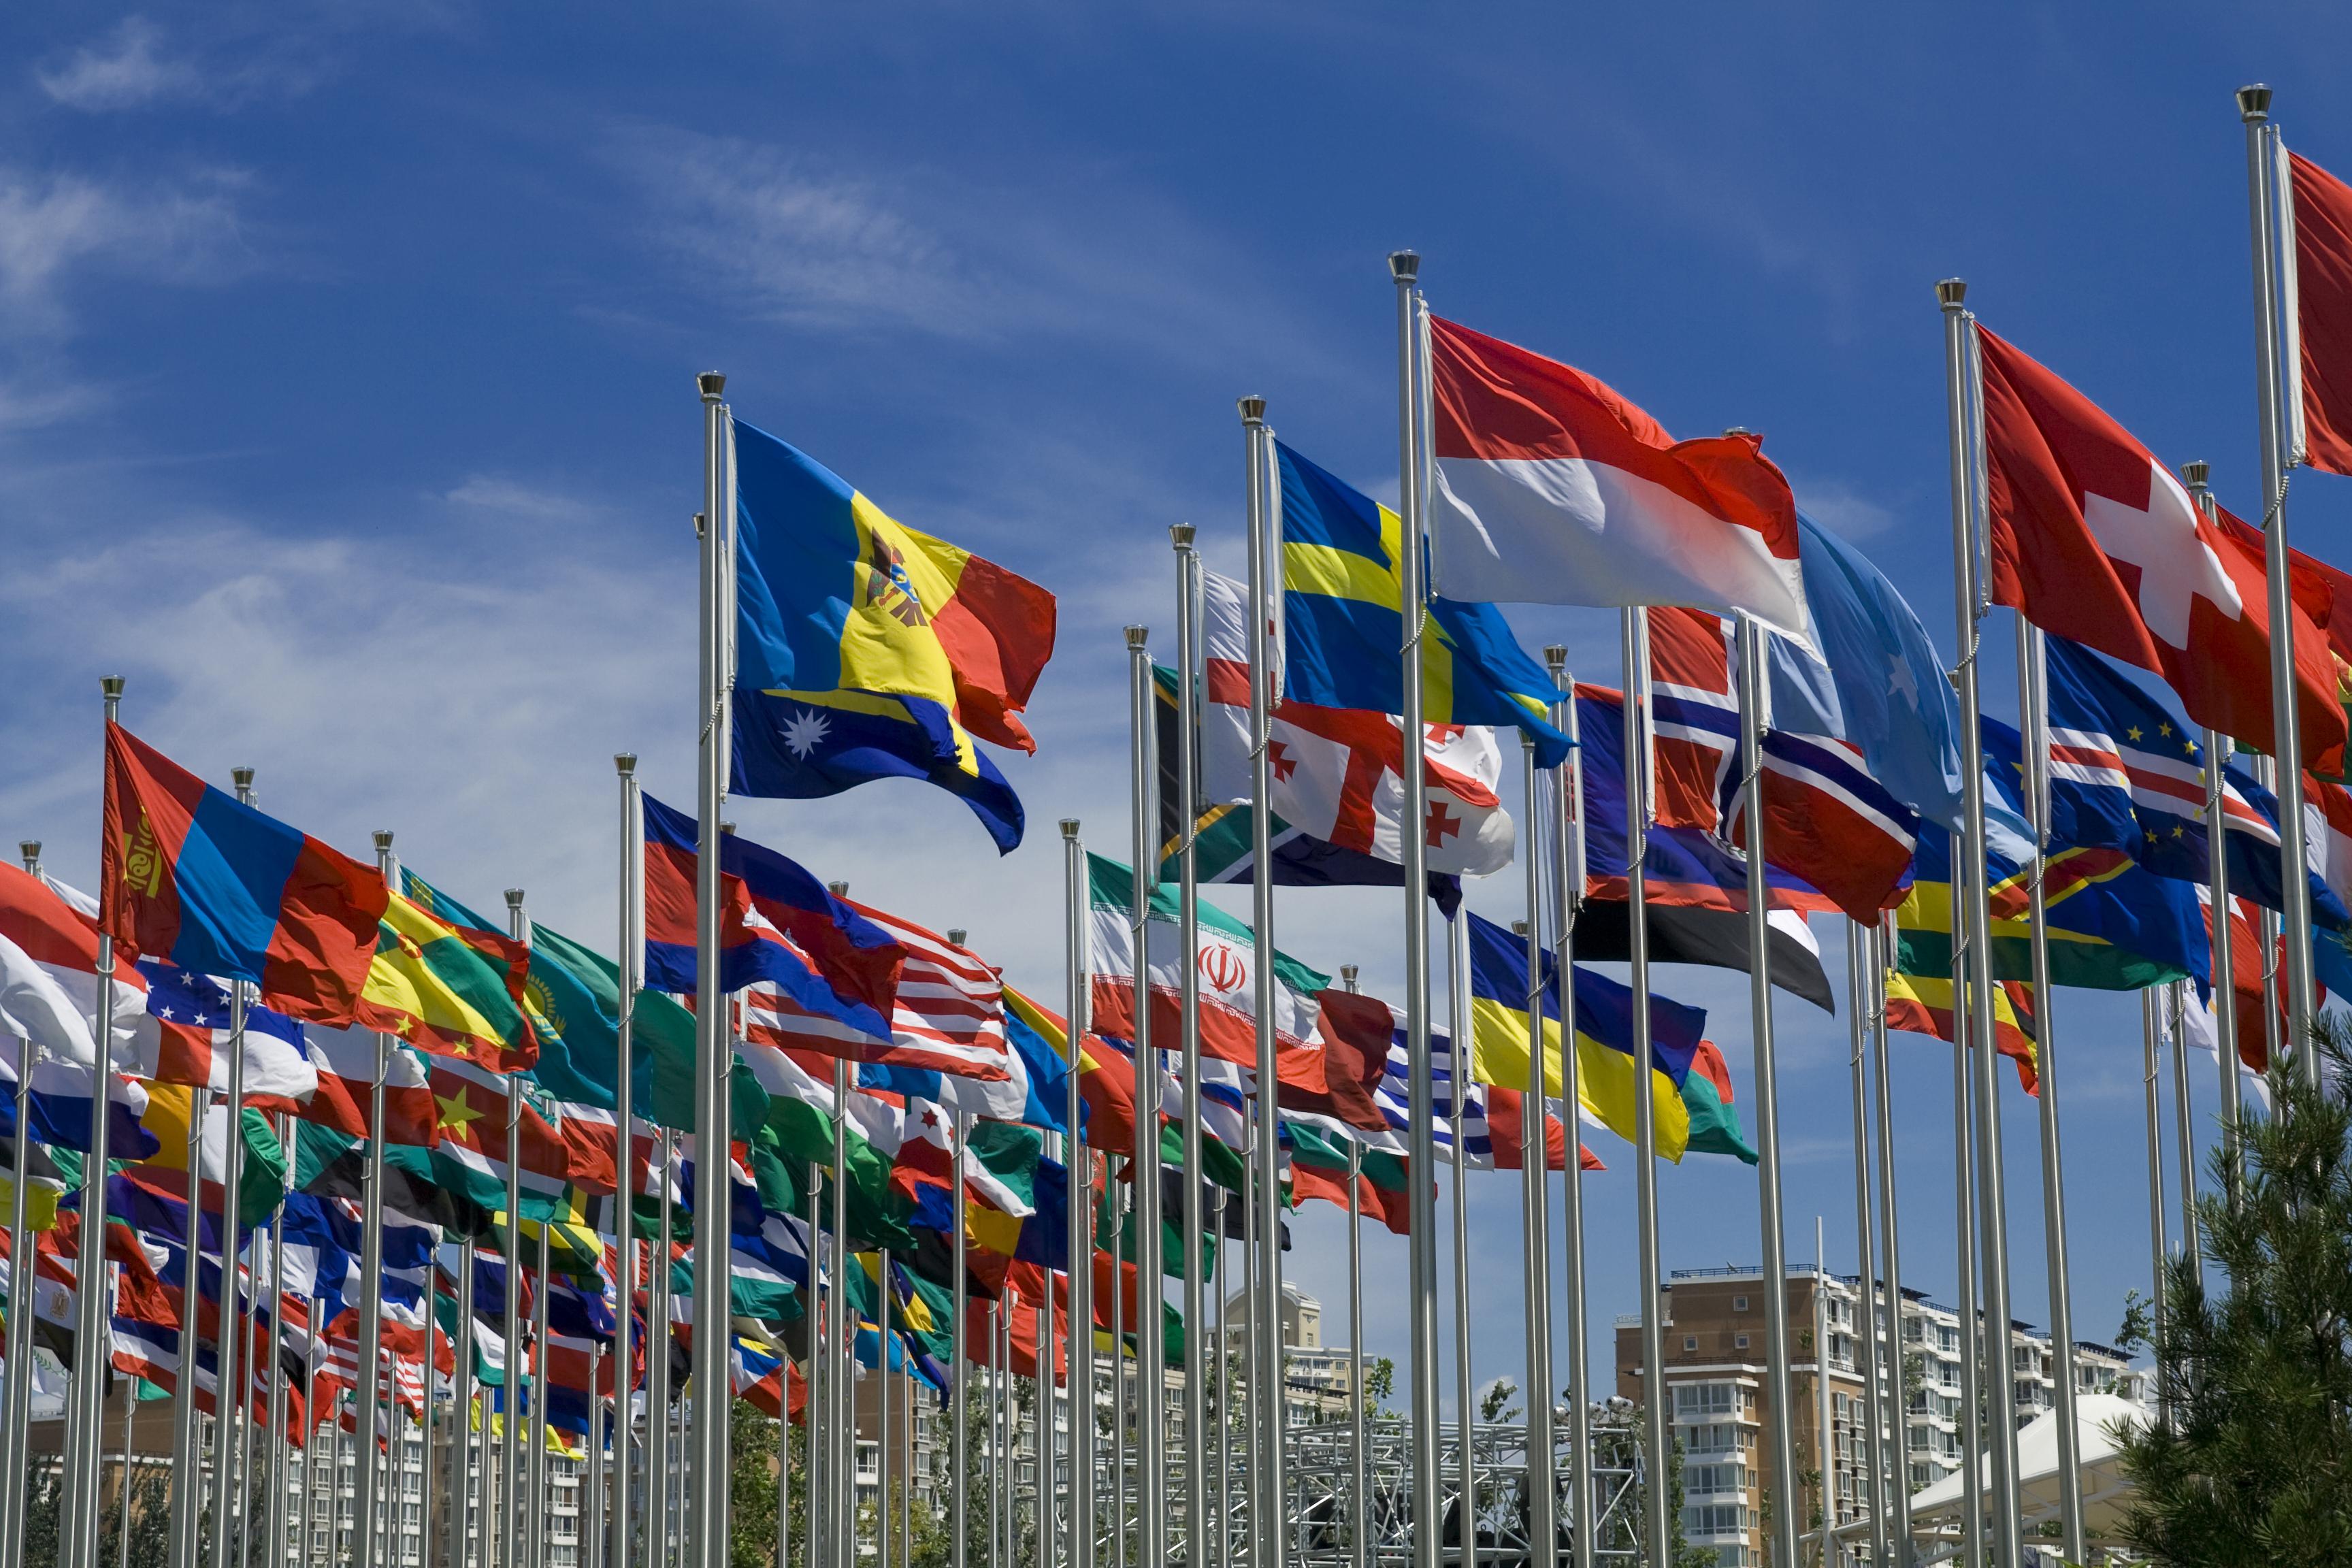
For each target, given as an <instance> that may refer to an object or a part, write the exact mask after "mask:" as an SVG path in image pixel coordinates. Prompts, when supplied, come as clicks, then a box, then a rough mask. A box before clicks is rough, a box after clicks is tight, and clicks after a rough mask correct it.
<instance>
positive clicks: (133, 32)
mask: <svg viewBox="0 0 2352 1568" xmlns="http://www.w3.org/2000/svg"><path fill="white" fill-rule="evenodd" d="M34 77H35V79H36V80H37V81H38V82H39V83H40V84H41V90H42V91H44V92H46V93H47V94H48V95H49V96H50V97H51V98H52V99H55V100H57V101H58V102H59V103H62V104H64V105H66V106H67V107H68V108H70V109H79V110H89V111H92V112H95V111H100V110H117V109H137V108H141V107H142V106H144V105H146V104H150V103H156V102H161V101H165V100H175V99H186V98H193V97H195V96H197V95H198V94H199V93H201V92H203V91H204V89H205V80H204V78H203V76H202V75H201V74H200V73H199V72H198V71H197V69H196V68H195V65H194V62H192V61H190V60H188V59H185V58H172V57H170V56H167V55H166V54H165V53H164V49H163V29H162V28H161V27H159V26H156V25H155V24H154V23H153V22H152V21H150V20H148V19H147V18H146V17H144V16H126V17H124V18H123V19H122V21H121V24H120V25H119V26H116V27H115V29H114V31H113V32H111V33H110V34H108V35H107V36H106V37H105V38H104V39H103V40H101V41H100V42H99V43H96V44H85V45H83V46H82V47H80V48H79V49H76V50H75V51H74V52H73V54H72V56H71V57H70V58H68V59H67V60H66V61H65V62H64V63H63V64H62V65H59V66H58V67H56V68H53V69H49V70H42V71H36V72H35V73H34Z"/></svg>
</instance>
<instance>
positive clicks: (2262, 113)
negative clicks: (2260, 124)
mask: <svg viewBox="0 0 2352 1568" xmlns="http://www.w3.org/2000/svg"><path fill="white" fill-rule="evenodd" d="M2270 117H2271V89H2270V88H2269V86H2268V84H2266V83H2263V82H2259V81H2258V82H2253V83H2252V84H2250V85H2248V86H2245V87H2242V88H2240V89H2238V118H2239V119H2241V120H2249V121H2251V120H2268V119H2269V118H2270Z"/></svg>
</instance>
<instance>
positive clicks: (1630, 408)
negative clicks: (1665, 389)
mask: <svg viewBox="0 0 2352 1568" xmlns="http://www.w3.org/2000/svg"><path fill="white" fill-rule="evenodd" d="M1430 334H1431V366H1432V372H1433V376H1432V379H1433V396H1434V405H1435V417H1436V428H1435V437H1436V447H1437V473H1436V483H1435V487H1434V488H1435V494H1434V495H1433V497H1432V498H1431V509H1430V549H1431V554H1432V557H1433V571H1432V575H1433V586H1434V588H1435V590H1436V592H1437V593H1438V594H1439V595H1443V596H1444V597H1445V598H1449V599H1464V600H1483V601H1499V602H1502V603H1517V604H1537V605H1697V606H1699V607H1700V608H1703V609H1709V610H1718V611H1721V612H1723V613H1724V614H1727V615H1728V614H1730V613H1731V612H1733V611H1735V610H1746V611H1748V613H1749V614H1751V615H1753V616H1756V617H1757V618H1758V619H1759V620H1762V621H1764V622H1765V623H1766V624H1768V625H1769V626H1772V627H1774V628H1775V629H1777V630H1780V631H1784V632H1787V633H1789V634H1790V635H1791V636H1794V637H1804V636H1805V633H1806V626H1807V624H1808V623H1807V617H1806V615H1805V590H1804V583H1803V578H1802V576H1801V574H1800V572H1799V569H1798V564H1797V500H1796V497H1795V496H1794V495H1792V494H1790V489H1789V481H1788V479H1785V478H1784V477H1783V476H1782V475H1781V473H1780V469H1779V468H1776V467H1774V466H1773V464H1772V462H1771V461H1770V459H1769V458H1766V457H1765V456H1764V451H1763V440H1762V438H1761V437H1757V436H1751V435H1747V434H1739V435H1731V436H1708V437H1701V438H1699V439H1697V440H1691V441H1677V440H1675V438H1674V437H1671V436H1668V435H1667V434H1666V433H1665V431H1664V428H1662V427H1661V426H1659V424H1658V422H1657V421H1656V420H1654V419H1653V418H1651V417H1650V416H1648V415H1647V414H1645V413H1643V411H1642V410H1641V409H1639V408H1637V407H1635V406H1634V405H1633V404H1631V403H1629V402H1627V401H1626V400H1625V399H1624V398H1623V397H1622V396H1620V395H1618V394H1617V393H1616V392H1615V391H1614V390H1612V388H1610V387H1608V386H1606V385H1604V384H1601V382H1600V381H1598V380H1596V379H1595V378H1593V377H1591V376H1590V375H1587V374H1584V373H1583V372H1582V371H1580V370H1576V369H1573V368H1571V367H1570V366H1568V365H1564V364H1561V363H1558V362H1557V361H1554V360H1548V359H1545V358H1544V357H1543V356H1542V355H1540V354H1535V353H1528V351H1527V350H1526V349H1523V348H1519V347H1517V346H1516V345H1515V344H1511V343H1507V342H1503V341H1502V340H1501V339H1499V338H1490V337H1487V336H1486V335H1485V334H1484V333H1481V332H1474V331H1471V330H1470V329H1469V328H1467V327H1464V326H1457V325H1456V324H1454V322H1452V321H1438V320H1433V321H1431V322H1430Z"/></svg>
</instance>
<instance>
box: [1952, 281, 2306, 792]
mask: <svg viewBox="0 0 2352 1568" xmlns="http://www.w3.org/2000/svg"><path fill="white" fill-rule="evenodd" d="M1977 331H1978V337H1979V340H1980V341H1981V342H1982V344H1983V348H1984V419H1985V461H1986V467H1987V483H1988V486H1989V488H1990V502H1991V513H1992V597H1993V602H1994V603H1995V604H2000V605H2011V606H2012V607H2013V608H2015V609H2016V610H2017V611H2018V612H2019V613H2020V614H2021V615H2023V616H2025V618H2026V619H2027V620H2029V621H2032V623H2033V624H2034V625H2035V626H2040V627H2041V628H2042V630H2044V631H2046V632H2049V633H2052V634H2053V635H2054V636H2057V637H2070V638H2072V639H2073V640H2074V641H2075V642H2079V643H2083V644H2085V645H2087V646H2089V647H2095V648H2096V649H2098V650H2099V651H2100V652H2101V653H2104V654H2107V655H2109V656H2111V657H2113V658H2119V659H2122V660H2123V661H2124V662H2125V663H2126V664H2135V665H2137V666H2138V667H2139V668H2142V669H2147V670H2153V671H2155V672H2156V673H2157V674H2158V675H2161V676H2162V677H2164V679H2166V680H2167V681H2168V682H2169V683H2170V684H2171V686H2172V689H2174V690H2175V691H2177V692H2179V694H2180V700H2181V703H2182V705H2183V706H2185V707H2186V708H2187V709H2188V710H2189V717H2190V718H2191V719H2194V720H2195V721H2197V722H2198V723H2200V724H2205V725H2210V726H2211V727H2212V728H2213V729H2216V730H2219V731H2221V732H2222V733H2224V734H2226V735H2232V736H2235V737H2237V738H2238V739H2239V740H2242V741H2243V742H2246V743H2247V744H2249V745H2252V746H2254V747H2257V748H2259V749H2260V750H2262V751H2265V752H2273V751H2275V750H2276V746H2275V731H2273V727H2272V721H2271V687H2270V668H2271V667H2270V631H2271V629H2270V612H2269V608H2268V605H2269V600H2268V598H2267V596H2266V595H2265V592H2264V589H2263V560H2262V556H2261V555H2260V553H2258V552H2249V550H2248V549H2247V548H2246V547H2245V546H2244V545H2243V544H2242V543H2241V542H2239V541H2237V540H2235V539H2233V538H2231V536H2229V535H2228V534H2226V533H2224V532H2223V531H2221V529H2219V528H2217V527H2216V526H2215V525H2214V524H2212V523H2210V522H2209V521H2206V519H2205V517H2204V515H2203V514H2202V513H2200V511H2199V510H2197V505H2196V503H2195V502H2194V501H2192V500H2189V492H2188V491H2187V490H2186V489H2182V488H2181V486H2180V483H2179V480H2177V479H2174V478H2173V477H2172V475H2171V473H2170V472H2169V471H2168V469H2167V468H2165V466H2164V465H2163V464H2162V463H2159V462H2158V461H2157V460H2156V458H2155V457H2154V456H2153V455H2151V454H2150V453H2149V451H2148V449H2147V447H2143V446H2141V445H2140V444H2139V443H2138V442H2137V441H2136V440H2134V439H2132V437H2130V435H2128V434H2127V433H2126V431H2125V430H2124V428H2123V426H2120V425H2117V424H2116V422H2115V421H2114V420H2113V419H2111V418H2109V417H2108V416H2106V414H2105V412H2103V411H2102V410H2101V409H2100V408H2099V407H2098V405H2095V404H2094V403H2093V402H2091V400H2090V399H2088V398H2086V397H2084V395H2082V394H2081V393H2079V392H2077V391H2075V390H2074V388H2073V387H2071V386H2069V385H2067V384H2065V383H2064V382H2063V381H2061V380H2059V379H2058V378H2057V377H2056V376H2054V375H2053V374H2050V372H2049V371H2047V370H2045V369H2044V368H2042V366H2041V365H2039V364H2037V363H2034V362H2033V361H2032V360H2031V359H2029V358H2027V357H2026V356H2025V355H2024V354H2023V353H2020V352H2019V351H2018V350H2017V349H2015V348H2013V347H2011V345H2010V344H2008V343H2006V342H2002V341H2001V340H2000V338H1997V337H1995V336H1994V335H1993V334H1992V333H1990V332H1989V331H1985V330H1984V329H1983V328H1981V327H1979V329H1978V330H1977ZM2293 635H2294V639H2295V688H2296V693H2297V695H2296V703H2295V708H2296V712H2297V715H2298V718H2299V720H2300V728H2301V731H2302V736H2303V744H2304V752H2305V757H2304V760H2305V765H2307V766H2308V767H2310V768H2312V769H2313V770H2314V771H2315V772H2318V773H2336V772H2337V771H2339V769H2340V768H2341V766H2342V762H2343V752H2344V739H2345V721H2344V710H2342V709H2341V708H2340V707H2338V706H2337V705H2336V677H2335V670H2334V668H2333V661H2332V659H2331V658H2329V655H2328V650H2327V643H2326V638H2325V637H2323V636H2322V635H2321V633H2320V631H2319V629H2318V627H2316V626H2314V625H2312V623H2311V620H2310V618H2309V617H2308V616H2306V615H2305V614H2303V613H2302V612H2300V611H2298V612H2297V614H2296V616H2295V626H2294V629H2293Z"/></svg>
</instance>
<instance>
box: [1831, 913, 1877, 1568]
mask: <svg viewBox="0 0 2352 1568" xmlns="http://www.w3.org/2000/svg"><path fill="white" fill-rule="evenodd" d="M1869 933H1870V928H1869V927H1867V926H1864V925H1860V924H1856V923H1853V922H1852V921H1849V922H1848V923H1847V925H1846V936H1845V1006H1846V1028H1847V1032H1848V1035H1849V1036H1850V1037H1851V1040H1852V1044H1853V1056H1852V1058H1851V1060H1850V1061H1849V1063H1848V1066H1849V1068H1850V1075H1851V1077H1852V1079H1853V1245H1854V1258H1855V1264H1856V1267H1857V1269H1858V1271H1859V1274H1860V1278H1861V1284H1862V1316H1863V1323H1862V1329H1863V1340H1862V1343H1863V1347H1864V1361H1863V1363H1862V1368H1863V1412H1864V1416H1865V1418H1866V1419H1867V1420H1868V1421H1869V1423H1870V1441H1869V1442H1868V1443H1867V1444H1866V1445H1865V1446H1864V1455H1863V1458H1864V1461H1865V1463H1864V1475H1865V1476H1866V1477H1867V1478H1868V1485H1869V1487H1870V1560H1871V1562H1872V1563H1874V1564H1879V1565H1880V1568H1884V1564H1885V1563H1886V1561H1887V1534H1886V1471H1885V1458H1886V1451H1885V1448H1884V1447H1882V1444H1883V1442H1884V1440H1885V1430H1886V1429H1885V1426H1884V1425H1883V1424H1882V1423H1883V1422H1884V1420H1885V1412H1884V1410H1883V1409H1882V1408H1881V1406H1880V1404H1879V1387H1878V1384H1879V1378H1880V1376H1881V1365H1880V1362H1879V1342H1878V1282H1877V1281H1878V1273H1877V1269H1876V1268H1875V1266H1874V1259H1873V1258H1872V1256H1871V1246H1870V1125H1869V1103H1868V1102H1869V1099H1870V1095H1869V1085H1868V1083H1867V1082H1866V1081H1865V1079H1866V1078H1867V1069H1866V1068H1864V1056H1865V1055H1866V1054H1867V1052H1868V1050H1869V1048H1870V1025H1869V1022H1868V1018H1867V1015H1868V1013H1869V1011H1870V1003H1869V992H1868V989H1867V987H1868V984H1869V982H1868V979H1867V978H1866V976H1865V975H1864V965H1865V964H1866V963H1868V959H1867V957H1866V955H1865V953H1864V949H1865V948H1867V947H1868V945H1869V942H1870V934H1869ZM1829 1522H1834V1521H1829Z"/></svg>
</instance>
